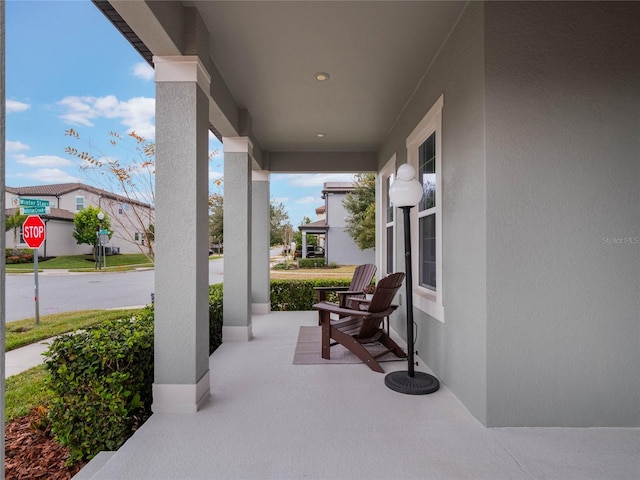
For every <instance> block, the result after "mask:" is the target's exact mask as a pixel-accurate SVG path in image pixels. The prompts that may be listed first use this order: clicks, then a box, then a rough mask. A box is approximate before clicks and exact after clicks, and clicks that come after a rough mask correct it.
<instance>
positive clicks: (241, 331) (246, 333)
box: [222, 324, 253, 342]
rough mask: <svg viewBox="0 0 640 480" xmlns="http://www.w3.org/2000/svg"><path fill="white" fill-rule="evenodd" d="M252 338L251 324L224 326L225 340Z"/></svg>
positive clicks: (244, 340) (246, 339)
mask: <svg viewBox="0 0 640 480" xmlns="http://www.w3.org/2000/svg"><path fill="white" fill-rule="evenodd" d="M252 338H253V331H252V329H251V324H249V325H247V326H242V327H225V326H223V327H222V341H223V342H248V341H249V340H251V339H252Z"/></svg>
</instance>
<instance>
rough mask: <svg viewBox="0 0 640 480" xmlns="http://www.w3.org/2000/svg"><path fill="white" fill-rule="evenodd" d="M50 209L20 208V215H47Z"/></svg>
mask: <svg viewBox="0 0 640 480" xmlns="http://www.w3.org/2000/svg"><path fill="white" fill-rule="evenodd" d="M50 213H51V207H20V215H49V214H50Z"/></svg>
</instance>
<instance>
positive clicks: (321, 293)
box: [313, 287, 349, 302]
mask: <svg viewBox="0 0 640 480" xmlns="http://www.w3.org/2000/svg"><path fill="white" fill-rule="evenodd" d="M313 289H314V290H315V291H316V292H318V302H324V301H325V300H326V299H327V292H342V291H345V290H349V287H313Z"/></svg>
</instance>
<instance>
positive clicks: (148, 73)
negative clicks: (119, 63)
mask: <svg viewBox="0 0 640 480" xmlns="http://www.w3.org/2000/svg"><path fill="white" fill-rule="evenodd" d="M133 76H134V77H138V78H141V79H143V80H153V77H154V76H155V71H154V70H153V67H152V66H151V65H149V64H148V63H147V62H139V63H136V64H135V65H134V66H133Z"/></svg>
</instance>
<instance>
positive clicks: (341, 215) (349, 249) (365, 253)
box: [326, 193, 375, 265]
mask: <svg viewBox="0 0 640 480" xmlns="http://www.w3.org/2000/svg"><path fill="white" fill-rule="evenodd" d="M327 195H328V196H327V210H326V211H327V224H328V225H329V230H328V232H327V241H326V248H327V252H326V255H327V257H326V258H327V262H329V263H331V262H335V263H337V264H338V265H361V264H363V263H375V253H374V250H373V249H372V248H368V249H366V250H360V248H359V247H358V245H356V243H355V242H354V241H353V239H352V238H351V237H350V236H349V234H348V233H347V231H346V229H345V225H346V220H345V219H346V217H347V215H348V213H347V210H346V209H345V208H344V205H342V201H343V200H344V195H343V194H331V193H329V194H327Z"/></svg>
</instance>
